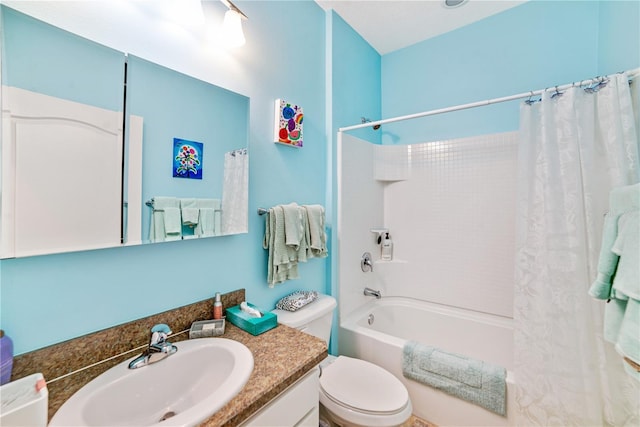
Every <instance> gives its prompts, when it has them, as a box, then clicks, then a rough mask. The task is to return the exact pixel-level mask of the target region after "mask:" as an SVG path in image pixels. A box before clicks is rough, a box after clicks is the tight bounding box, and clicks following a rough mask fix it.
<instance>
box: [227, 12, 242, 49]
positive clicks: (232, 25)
mask: <svg viewBox="0 0 640 427" xmlns="http://www.w3.org/2000/svg"><path fill="white" fill-rule="evenodd" d="M222 38H223V40H224V43H225V44H226V45H227V46H229V47H238V46H242V45H243V44H244V43H245V39H244V33H243V32H242V18H241V17H240V14H239V13H238V12H236V11H235V10H228V11H227V12H226V13H225V14H224V22H223V23H222Z"/></svg>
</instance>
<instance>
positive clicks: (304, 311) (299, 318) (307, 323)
mask: <svg viewBox="0 0 640 427" xmlns="http://www.w3.org/2000/svg"><path fill="white" fill-rule="evenodd" d="M335 307H336V299H335V298H333V297H332V296H330V295H323V294H320V295H319V296H318V298H317V299H316V300H315V301H314V302H312V303H311V304H307V305H305V306H304V307H302V308H301V309H299V310H296V311H287V310H278V309H276V310H273V311H272V313H274V314H276V315H277V316H278V323H282V324H283V325H286V326H289V327H292V328H296V329H298V330H300V331H302V332H306V333H307V334H310V335H313V336H316V337H318V338H320V339H323V340H324V341H325V342H326V343H327V345H328V344H329V337H330V336H331V322H332V320H333V309H334V308H335Z"/></svg>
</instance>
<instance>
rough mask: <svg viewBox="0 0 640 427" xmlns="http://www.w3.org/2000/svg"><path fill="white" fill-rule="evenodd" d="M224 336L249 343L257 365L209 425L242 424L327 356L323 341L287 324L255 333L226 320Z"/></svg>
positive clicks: (210, 420) (206, 422) (211, 418)
mask: <svg viewBox="0 0 640 427" xmlns="http://www.w3.org/2000/svg"><path fill="white" fill-rule="evenodd" d="M222 337H223V338H229V339H232V340H235V341H239V342H241V343H243V344H244V345H246V346H247V347H248V348H249V350H251V353H253V361H254V366H253V372H252V373H251V377H250V378H249V381H248V382H247V384H246V385H245V386H244V388H243V389H242V390H241V391H240V394H238V395H237V396H236V397H235V398H233V399H232V400H231V401H230V402H229V403H227V404H226V405H225V406H223V407H222V408H221V409H220V410H219V411H218V412H216V413H215V414H214V415H213V416H211V417H210V418H209V419H207V420H205V421H204V422H203V423H202V424H201V425H203V426H207V427H213V426H216V427H217V426H237V425H239V424H240V423H242V421H244V420H246V419H247V418H249V416H250V415H251V414H253V413H254V412H256V411H257V410H258V409H260V408H261V407H262V406H264V405H265V404H267V403H269V401H270V400H271V399H273V398H274V397H276V396H277V395H278V394H279V393H281V392H282V391H284V390H285V389H286V388H287V387H288V386H290V385H291V384H293V383H294V382H295V381H296V380H298V379H299V378H301V377H302V376H303V375H304V374H305V373H307V372H308V371H309V370H310V369H312V368H313V367H314V366H316V365H317V364H318V363H320V362H321V361H322V360H323V359H324V358H326V357H327V345H326V343H325V342H324V341H323V340H321V339H319V338H316V337H314V336H311V335H308V334H305V333H304V332H300V331H298V330H297V329H293V328H290V327H288V326H284V325H278V326H277V327H276V328H274V329H271V330H269V331H267V332H265V333H263V334H260V335H257V336H253V335H251V334H249V333H247V332H245V331H243V330H241V329H240V328H237V327H235V326H234V325H231V324H230V323H229V322H227V324H226V326H225V333H224V335H222ZM212 339H215V338H212Z"/></svg>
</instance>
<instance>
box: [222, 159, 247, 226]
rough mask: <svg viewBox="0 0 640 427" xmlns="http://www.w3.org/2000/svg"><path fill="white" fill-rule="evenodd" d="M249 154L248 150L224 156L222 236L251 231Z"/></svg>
mask: <svg viewBox="0 0 640 427" xmlns="http://www.w3.org/2000/svg"><path fill="white" fill-rule="evenodd" d="M248 220H249V152H248V151H247V149H246V148H243V149H240V150H234V151H230V152H228V153H225V155H224V183H223V185H222V234H223V235H226V234H238V233H246V232H247V231H248V230H249V227H248Z"/></svg>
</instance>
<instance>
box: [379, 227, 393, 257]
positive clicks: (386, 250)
mask: <svg viewBox="0 0 640 427" xmlns="http://www.w3.org/2000/svg"><path fill="white" fill-rule="evenodd" d="M381 258H382V260H383V261H391V260H392V259H393V241H392V240H391V236H389V233H387V234H386V235H385V237H384V240H383V241H382V253H381Z"/></svg>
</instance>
